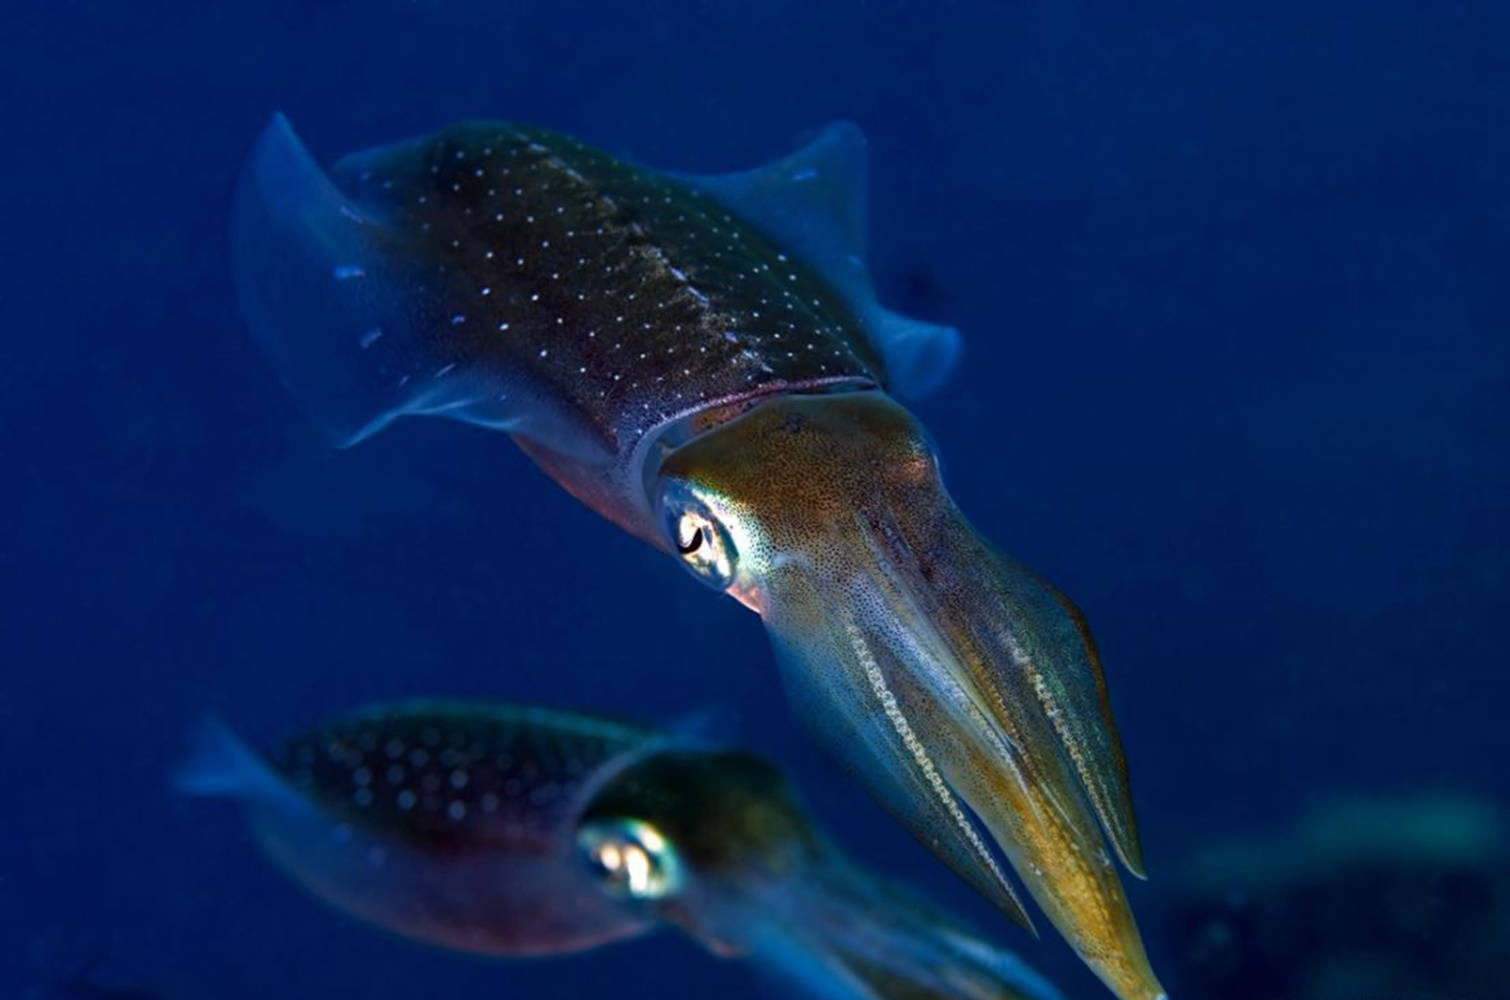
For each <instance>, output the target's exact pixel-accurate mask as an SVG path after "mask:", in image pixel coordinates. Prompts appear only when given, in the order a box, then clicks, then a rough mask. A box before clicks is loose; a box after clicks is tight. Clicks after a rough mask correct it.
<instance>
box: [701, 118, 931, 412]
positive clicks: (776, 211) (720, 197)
mask: <svg viewBox="0 0 1510 1000" xmlns="http://www.w3.org/2000/svg"><path fill="white" fill-rule="evenodd" d="M680 179H681V180H682V181H683V182H684V183H688V184H690V185H691V186H692V187H694V188H697V189H698V190H700V191H702V192H703V193H705V194H708V195H710V196H711V197H713V198H714V199H715V200H717V201H719V202H721V203H722V204H724V205H726V206H728V207H729V208H730V209H731V210H732V211H734V212H735V213H737V214H738V215H739V216H741V217H742V218H743V219H744V220H745V221H746V222H749V223H750V224H751V225H753V226H755V227H756V228H757V229H759V230H761V231H762V232H763V233H764V234H765V235H766V236H768V237H769V238H771V239H772V240H774V241H775V242H777V243H779V244H781V245H782V246H783V247H785V248H787V249H789V250H790V251H791V252H792V253H794V254H795V255H797V257H799V258H800V259H801V260H802V261H803V262H804V263H806V264H807V265H808V266H809V267H811V268H813V269H814V270H815V271H817V272H818V273H819V274H820V275H822V276H823V277H824V278H825V279H827V280H828V281H829V282H830V283H831V284H832V285H833V286H834V287H835V289H836V290H838V292H839V293H840V295H841V296H843V298H844V300H845V301H846V302H847V303H848V305H849V307H850V308H851V309H853V310H854V311H855V313H856V314H857V315H858V317H859V319H860V323H861V325H862V326H863V327H864V328H865V333H866V336H867V337H868V338H869V339H870V341H871V343H872V344H873V346H874V347H875V349H876V350H877V351H878V352H879V353H880V355H881V362H882V365H883V367H884V369H885V375H886V382H887V384H888V386H889V387H891V388H894V389H896V390H897V391H898V392H900V393H902V394H903V395H909V396H918V395H922V394H924V393H926V392H928V391H929V390H930V389H932V388H933V387H934V386H936V385H938V383H939V382H941V381H943V379H944V377H945V376H946V375H947V374H948V373H949V370H950V369H951V368H952V367H953V365H954V362H955V359H956V358H957V357H958V355H959V344H960V338H959V331H957V330H955V329H954V328H953V327H949V326H940V325H938V324H934V323H927V322H924V321H922V320H916V319H911V318H909V317H906V316H902V315H899V314H897V313H894V312H892V311H890V310H889V309H886V308H885V307H883V306H882V305H881V304H880V303H879V302H877V301H876V295H875V290H874V288H873V287H872V284H871V279H870V273H869V271H868V270H867V268H866V266H865V252H866V199H867V197H868V187H869V181H868V166H867V156H866V143H865V136H864V134H863V133H862V132H861V131H860V129H859V127H858V126H856V125H853V124H851V123H849V122H838V123H836V124H833V125H830V126H828V128H826V129H824V130H823V131H822V132H821V133H820V134H819V135H818V137H817V138H816V139H814V140H813V141H812V142H810V143H808V144H807V145H806V146H803V147H802V148H801V149H799V150H797V151H796V152H794V153H792V154H791V155H790V156H787V157H786V158H784V159H781V160H777V161H776V162H775V163H771V164H768V165H767V166H764V167H757V168H756V169H754V170H747V171H743V172H740V173H733V174H717V175H705V176H685V175H684V176H681V177H680Z"/></svg>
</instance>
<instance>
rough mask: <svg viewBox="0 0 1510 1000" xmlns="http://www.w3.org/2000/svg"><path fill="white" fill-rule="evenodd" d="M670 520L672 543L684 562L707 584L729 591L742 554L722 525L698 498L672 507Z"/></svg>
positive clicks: (668, 529) (668, 513)
mask: <svg viewBox="0 0 1510 1000" xmlns="http://www.w3.org/2000/svg"><path fill="white" fill-rule="evenodd" d="M667 521H668V523H667V525H666V528H667V531H668V533H669V534H670V536H671V543H672V544H673V545H675V546H676V552H677V555H678V556H680V557H681V560H682V564H683V565H685V566H686V567H687V568H688V569H689V570H691V571H692V575H693V576H695V577H697V578H698V579H699V580H701V581H703V582H704V583H706V584H707V585H708V586H710V587H712V588H714V589H715V590H727V589H728V587H729V585H730V584H731V583H733V582H734V566H735V561H736V560H737V559H738V558H739V553H738V552H736V551H735V550H734V542H733V540H732V539H730V538H729V532H728V531H727V530H725V528H724V526H723V524H722V523H720V522H719V520H718V519H717V518H716V517H714V516H713V514H712V513H711V512H710V511H708V510H707V508H705V507H703V506H702V504H700V503H697V502H695V501H694V502H688V503H684V504H672V505H671V506H669V507H668V509H667Z"/></svg>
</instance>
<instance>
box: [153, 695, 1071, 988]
mask: <svg viewBox="0 0 1510 1000" xmlns="http://www.w3.org/2000/svg"><path fill="white" fill-rule="evenodd" d="M180 784H181V786H182V787H185V788H186V789H187V790H189V791H196V792H203V793H214V794H222V795H230V796H233V797H235V798H237V799H239V800H240V801H241V802H242V803H243V805H244V807H245V808H246V812H247V816H248V819H249V821H250V822H251V824H252V826H253V829H254V830H255V832H256V835H257V838H258V841H259V842H260V844H261V845H262V847H263V848H264V849H265V850H266V851H267V852H268V853H269V855H271V856H272V857H273V858H274V859H275V860H276V861H277V862H278V863H279V864H280V866H282V867H283V868H284V869H285V870H286V871H287V872H289V873H290V874H291V875H292V876H293V877H294V878H295V879H296V880H298V881H299V882H300V883H301V884H303V885H305V886H307V887H308V888H310V889H312V890H313V891H314V892H315V893H316V894H317V895H318V896H320V897H321V898H322V899H324V900H325V901H326V902H328V903H330V904H331V905H333V906H335V907H337V908H339V909H341V910H343V911H345V912H348V913H351V914H354V915H356V916H359V917H361V918H363V919H365V920H367V921H370V922H372V923H375V924H377V925H379V926H381V927H384V928H386V929H388V930H390V931H392V932H394V933H396V934H399V935H401V936H404V937H407V938H411V939H414V940H418V941H423V942H426V943H429V944H432V945H437V946H440V947H444V948H450V949H454V950H459V951H465V952H471V953H475V954H484V955H493V956H497V957H513V956H549V955H568V954H576V953H581V952H584V951H587V950H590V949H592V948H594V947H596V946H598V945H601V944H605V943H608V942H610V941H614V940H620V939H625V938H630V937H634V936H637V935H640V934H643V933H645V932H647V931H650V930H653V929H655V928H657V927H660V926H666V925H670V926H674V927H678V928H680V929H681V930H683V931H685V932H686V933H687V934H688V935H689V936H691V937H692V938H693V939H694V940H696V941H697V942H699V943H700V944H702V945H703V946H704V947H706V948H707V949H709V950H710V951H712V952H713V953H714V954H717V955H720V956H724V957H730V958H743V959H748V960H750V961H754V962H758V963H761V964H763V965H765V966H767V967H769V968H771V969H772V970H773V971H776V972H778V973H781V974H784V975H786V976H788V977H789V978H791V979H792V980H794V981H795V982H797V983H798V984H800V985H802V986H805V987H808V988H810V989H811V990H812V991H813V992H814V993H815V994H817V995H819V996H823V997H827V998H830V1000H914V998H921V997H931V998H936V1000H1061V998H1060V997H1059V994H1058V993H1057V992H1056V991H1055V990H1054V989H1053V988H1052V987H1051V986H1049V985H1048V984H1047V983H1045V982H1044V981H1043V980H1041V979H1040V978H1039V977H1037V976H1036V975H1034V974H1033V973H1032V972H1031V970H1028V969H1027V968H1026V967H1024V966H1023V965H1022V964H1021V963H1020V962H1018V961H1017V960H1016V959H1015V958H1014V957H1013V956H1011V955H1009V954H1007V953H1005V952H1002V951H1000V950H998V949H996V948H993V947H991V946H990V945H987V944H985V943H984V942H982V941H980V940H979V939H977V938H976V937H975V936H974V935H973V934H972V933H971V932H969V931H968V930H966V929H965V928H963V927H962V926H961V925H960V924H958V923H957V922H956V921H955V920H953V919H952V918H951V917H949V916H948V915H946V914H944V913H941V912H938V911H936V910H934V909H932V908H930V907H928V906H927V905H926V904H923V903H922V902H920V901H918V900H915V899H913V898H911V897H910V896H908V895H907V894H906V893H904V892H903V891H902V890H900V889H899V888H897V887H896V886H893V885H890V884H888V883H887V882H885V881H884V880H882V879H879V878H877V877H875V876H873V875H871V874H869V873H867V872H865V871H863V870H861V869H860V868H858V867H856V866H855V865H853V864H852V863H851V862H850V861H849V860H848V859H847V858H845V856H844V855H843V854H842V853H841V852H840V851H839V850H838V849H837V848H836V847H834V846H833V845H832V844H831V843H830V842H829V841H828V839H827V838H826V837H824V836H823V834H822V833H821V832H820V831H819V830H817V829H816V828H815V827H814V826H813V825H812V823H811V822H810V821H809V819H808V817H807V815H806V813H805V811H804V810H803V808H802V806H801V805H800V803H799V802H798V801H797V798H796V796H795V795H794V794H793V792H792V790H791V788H790V787H789V786H788V784H787V782H786V780H785V779H784V778H783V777H782V775H781V773H780V772H779V771H778V770H777V769H776V768H775V767H773V766H772V765H771V764H770V763H769V762H767V761H765V760H763V759H762V758H759V757H756V756H753V755H751V754H748V753H743V752H737V751H727V750H715V749H711V748H704V747H697V746H693V745H690V744H688V743H685V742H682V741H679V740H677V739H675V738H673V737H671V736H669V735H667V734H661V733H656V732H653V731H651V730H645V729H639V728H637V727H634V726H629V725H625V724H622V723H618V722H612V721H608V720H604V719H598V718H594V717H590V716H585V715H576V714H571V713H564V712H553V711H547V710H543V709H537V708H529V707H520V706H512V705H501V704H495V703H488V702H462V701H449V702H409V703H401V704H395V705H386V706H376V707H374V708H371V709H368V710H365V711H362V712H359V713H356V714H354V715H350V716H347V717H344V718H340V719H336V720H333V721H332V722H330V723H328V724H326V725H324V726H321V727H319V728H318V729H315V730H313V731H311V732H309V733H305V734H303V735H302V736H299V737H296V738H295V739H293V740H290V741H289V742H288V743H287V744H285V745H284V746H283V748H282V749H281V750H279V751H278V752H277V753H276V754H275V755H273V756H272V757H271V758H267V759H263V758H260V757H259V756H258V755H256V754H255V753H254V752H252V751H250V750H248V749H247V748H245V747H244V746H242V745H241V744H240V743H239V742H236V741H235V739H234V737H232V736H230V734H229V733H227V732H226V731H224V730H220V729H211V730H209V731H208V732H207V733H206V734H205V741H204V744H203V745H202V746H201V749H200V754H199V756H198V757H197V758H196V759H195V760H193V761H192V762H191V763H190V765H189V766H188V767H187V768H186V769H185V770H184V772H183V773H182V774H181V776H180Z"/></svg>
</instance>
